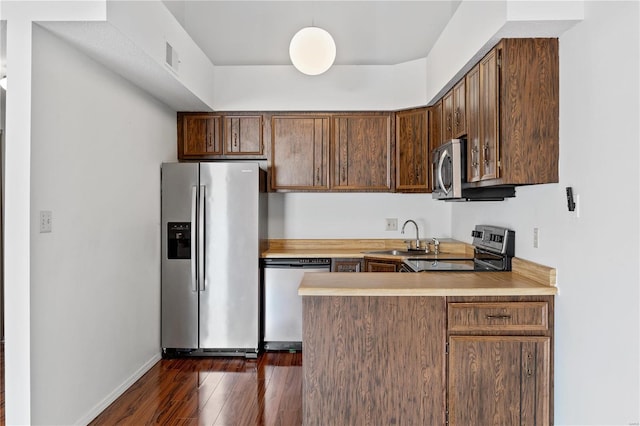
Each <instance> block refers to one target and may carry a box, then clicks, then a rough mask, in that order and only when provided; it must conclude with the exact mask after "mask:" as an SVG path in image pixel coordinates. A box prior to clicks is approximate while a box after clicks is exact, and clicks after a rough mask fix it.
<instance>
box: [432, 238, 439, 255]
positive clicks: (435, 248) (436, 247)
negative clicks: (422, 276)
mask: <svg viewBox="0 0 640 426" xmlns="http://www.w3.org/2000/svg"><path fill="white" fill-rule="evenodd" d="M433 252H434V254H439V253H440V241H438V239H437V238H436V237H433Z"/></svg>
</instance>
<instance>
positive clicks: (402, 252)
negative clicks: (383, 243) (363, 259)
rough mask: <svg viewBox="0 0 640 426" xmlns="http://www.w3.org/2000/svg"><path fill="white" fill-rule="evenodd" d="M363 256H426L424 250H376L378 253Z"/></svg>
mask: <svg viewBox="0 0 640 426" xmlns="http://www.w3.org/2000/svg"><path fill="white" fill-rule="evenodd" d="M363 253H365V254H384V255H387V256H419V255H421V254H427V253H425V251H424V250H378V251H365V252H363Z"/></svg>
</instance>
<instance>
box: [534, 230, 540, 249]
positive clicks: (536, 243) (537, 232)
mask: <svg viewBox="0 0 640 426" xmlns="http://www.w3.org/2000/svg"><path fill="white" fill-rule="evenodd" d="M539 245H540V229H539V228H533V248H538V246H539Z"/></svg>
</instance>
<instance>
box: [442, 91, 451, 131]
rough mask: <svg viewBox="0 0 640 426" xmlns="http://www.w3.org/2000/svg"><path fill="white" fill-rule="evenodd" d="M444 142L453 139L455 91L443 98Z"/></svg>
mask: <svg viewBox="0 0 640 426" xmlns="http://www.w3.org/2000/svg"><path fill="white" fill-rule="evenodd" d="M442 132H443V135H442V142H446V141H448V140H451V139H453V91H452V90H450V91H449V92H448V93H447V94H446V95H444V97H443V98H442Z"/></svg>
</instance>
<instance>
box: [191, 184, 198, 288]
mask: <svg viewBox="0 0 640 426" xmlns="http://www.w3.org/2000/svg"><path fill="white" fill-rule="evenodd" d="M197 212H198V187H197V186H192V187H191V288H192V289H193V291H198V278H197V274H196V259H197V251H196V249H197V247H196V243H197V240H196V232H197V231H196V230H197V228H198V226H197V223H196V217H197V214H198V213H197Z"/></svg>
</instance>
